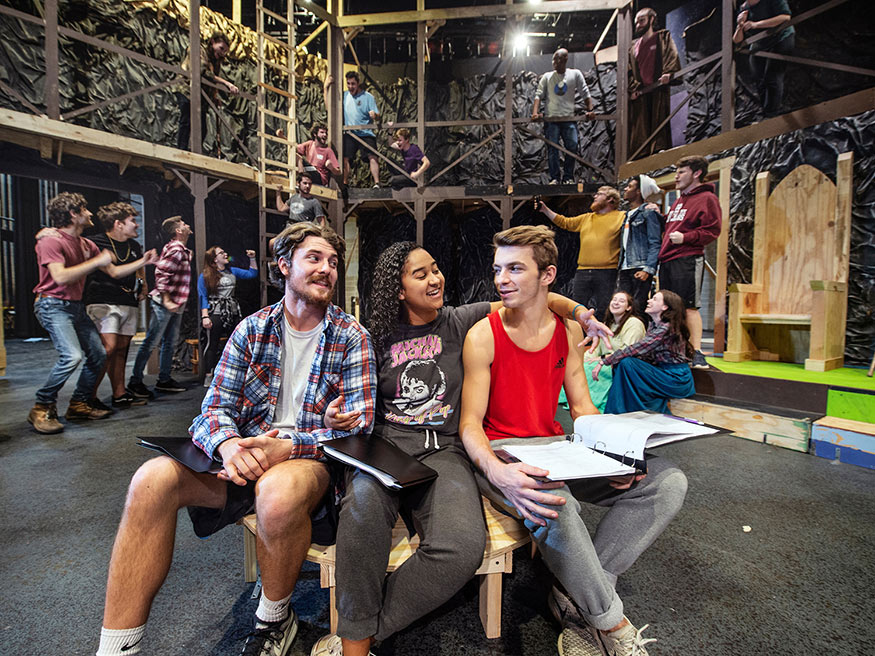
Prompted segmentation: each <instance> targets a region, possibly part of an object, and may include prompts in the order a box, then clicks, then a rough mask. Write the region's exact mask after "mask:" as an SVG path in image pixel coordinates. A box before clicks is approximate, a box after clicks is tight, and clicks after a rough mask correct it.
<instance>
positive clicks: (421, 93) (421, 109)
mask: <svg viewBox="0 0 875 656" xmlns="http://www.w3.org/2000/svg"><path fill="white" fill-rule="evenodd" d="M420 4H421V5H423V6H424V5H425V3H424V1H423V0H417V6H419V5H420ZM427 48H428V42H427V41H426V38H425V23H424V22H423V21H419V22H417V23H416V138H417V139H418V140H419V147H420V148H422V150H423V152H424V151H425V54H426V49H427ZM424 182H425V180H424V179H423V177H422V176H420V178H419V180H417V181H416V186H417V187H422V185H423V184H424ZM423 207H424V206H423ZM418 215H419V212H417V221H418V220H419V219H418ZM424 218H425V217H424V216H423V219H424ZM418 243H420V244H421V243H422V242H418Z"/></svg>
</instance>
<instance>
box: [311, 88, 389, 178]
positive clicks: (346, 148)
mask: <svg viewBox="0 0 875 656" xmlns="http://www.w3.org/2000/svg"><path fill="white" fill-rule="evenodd" d="M333 84H334V76H332V75H329V76H328V77H327V78H325V106H326V107H327V106H328V94H329V93H330V89H331V85H333ZM366 123H376V124H377V125H379V124H380V123H381V119H380V112H379V111H378V110H377V101H376V100H374V97H373V96H372V95H371V94H370V93H369V92H367V91H365V90H364V89H362V87H361V79H360V78H359V74H358V73H357V72H356V71H349V72H348V73H347V74H346V91H344V92H343V124H344V126H346V125H365V124H366ZM352 134H354V135H356V136H357V137H358V138H359V139H361V140H362V141H364V142H365V143H366V144H368V146H370V147H371V148H373V151H371V150H368V149H366V148H365V147H364V146H362V144H361V142H359V141H358V140H357V139H354V138H353V137H352V136H350V133H344V135H343V184H344V185H346V184H348V183H349V166H350V162H351V161H352V160H353V158H355V156H356V154H357V153H361V155H362V157H363V158H364V157H367V158H368V166H369V167H370V169H371V177H372V178H373V179H374V188H377V187H379V186H380V163H379V162H378V161H377V155H376V153H375V151H376V150H377V137H376V135H375V134H374V131H373V130H352Z"/></svg>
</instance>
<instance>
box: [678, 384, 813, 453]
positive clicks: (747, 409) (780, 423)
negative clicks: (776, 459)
mask: <svg viewBox="0 0 875 656" xmlns="http://www.w3.org/2000/svg"><path fill="white" fill-rule="evenodd" d="M669 405H670V408H671V412H672V414H675V415H678V416H681V417H689V418H690V419H698V420H699V421H703V422H705V423H706V424H711V425H713V426H720V427H721V428H726V429H728V430H730V431H732V433H733V435H735V436H737V437H743V438H744V439H746V440H752V441H754V442H762V443H764V444H772V445H774V446H780V447H784V448H785V449H792V450H793V451H802V452H804V453H807V452H808V447H809V442H810V440H811V427H812V425H813V424H814V422H815V421H816V420H817V419H819V418H820V416H821V415H820V413H817V412H814V413H812V412H803V411H799V410H792V409H789V408H779V407H775V406H767V405H761V404H755V403H745V402H742V401H737V400H735V399H730V398H724V397H714V396H705V395H702V394H696V395H695V396H694V397H692V398H689V399H672V400H671V402H670V404H669Z"/></svg>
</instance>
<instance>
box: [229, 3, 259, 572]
mask: <svg viewBox="0 0 875 656" xmlns="http://www.w3.org/2000/svg"><path fill="white" fill-rule="evenodd" d="M231 20H232V21H234V22H235V23H242V22H243V12H241V11H240V0H231ZM254 580H255V579H253V581H254Z"/></svg>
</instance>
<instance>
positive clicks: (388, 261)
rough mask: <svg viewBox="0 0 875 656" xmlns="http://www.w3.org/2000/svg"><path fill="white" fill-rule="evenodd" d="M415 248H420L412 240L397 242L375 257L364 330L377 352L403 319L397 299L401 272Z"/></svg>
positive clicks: (402, 306)
mask: <svg viewBox="0 0 875 656" xmlns="http://www.w3.org/2000/svg"><path fill="white" fill-rule="evenodd" d="M417 248H422V246H420V245H419V244H417V243H416V242H412V241H399V242H395V243H394V244H392V245H391V246H389V247H388V248H387V249H386V250H384V251H383V252H382V253H380V257H378V258H377V264H376V265H375V266H374V277H373V280H374V283H373V286H372V287H371V296H370V299H369V300H370V302H369V306H370V315H369V319H368V324H369V325H368V329H369V330H370V331H371V337H372V338H373V340H374V345H375V347H376V349H377V350H378V351H380V350H382V349H383V347H384V345H385V342H386V340H387V339H388V338H389V336H390V335H391V334H392V333H393V332H394V331H395V329H396V328H397V327H398V324H400V323H401V322H402V321H404V320H405V318H406V314H405V311H404V304H403V303H402V301H401V299H400V298H398V294H400V293H401V272H402V271H404V264H405V262H407V256H408V255H410V253H411V252H413V251H415V250H416V249H417Z"/></svg>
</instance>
